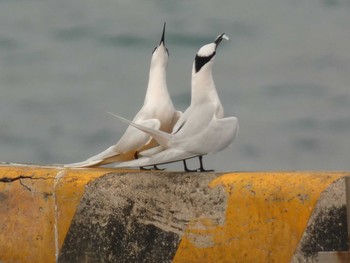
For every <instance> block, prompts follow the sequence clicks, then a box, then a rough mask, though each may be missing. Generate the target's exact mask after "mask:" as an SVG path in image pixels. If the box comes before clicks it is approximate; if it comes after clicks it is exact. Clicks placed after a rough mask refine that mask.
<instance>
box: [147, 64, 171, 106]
mask: <svg viewBox="0 0 350 263" xmlns="http://www.w3.org/2000/svg"><path fill="white" fill-rule="evenodd" d="M168 100H170V96H169V92H168V88H167V81H166V68H164V67H151V69H150V72H149V79H148V86H147V92H146V96H145V101H144V104H146V103H153V102H158V103H159V102H162V101H168Z"/></svg>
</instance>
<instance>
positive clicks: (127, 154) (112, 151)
mask: <svg viewBox="0 0 350 263" xmlns="http://www.w3.org/2000/svg"><path fill="white" fill-rule="evenodd" d="M164 39H165V23H164V27H163V33H162V38H161V40H160V43H159V45H158V46H157V47H156V48H155V49H154V51H153V53H152V59H151V64H150V70H149V80H148V86H147V92H146V97H145V100H144V104H143V106H142V108H141V109H140V111H139V112H138V113H137V115H136V116H135V117H134V119H133V121H132V122H133V123H136V124H139V125H142V126H143V127H148V128H151V129H154V130H161V131H163V132H171V131H172V128H173V126H174V124H175V123H176V122H177V120H178V119H179V117H180V116H181V114H182V113H181V112H179V111H176V110H175V108H174V105H173V103H172V101H171V98H170V95H169V92H168V88H167V81H166V70H167V65H168V57H169V53H168V49H167V48H166V47H165V40H164ZM156 145H157V142H156V141H155V140H152V137H151V136H150V135H148V134H146V133H144V132H142V131H140V130H138V129H136V128H134V127H132V126H129V127H128V128H127V129H126V131H125V133H124V135H123V136H122V137H121V138H120V140H119V141H118V142H117V143H116V144H115V145H112V146H110V147H109V148H108V149H106V150H105V151H103V152H101V153H99V154H97V155H95V156H93V157H91V158H89V159H87V160H85V161H83V162H79V163H73V164H67V165H65V167H92V166H99V165H104V164H109V163H113V162H121V161H128V160H133V159H135V158H138V152H139V151H143V150H145V149H148V148H151V147H154V146H156Z"/></svg>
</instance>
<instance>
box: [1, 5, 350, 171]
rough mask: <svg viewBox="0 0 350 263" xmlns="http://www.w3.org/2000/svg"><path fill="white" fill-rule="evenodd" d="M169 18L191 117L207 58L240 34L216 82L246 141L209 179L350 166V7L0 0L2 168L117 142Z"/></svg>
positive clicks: (174, 91) (176, 73)
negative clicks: (213, 47) (211, 47)
mask: <svg viewBox="0 0 350 263" xmlns="http://www.w3.org/2000/svg"><path fill="white" fill-rule="evenodd" d="M164 21H166V22H167V33H166V44H167V47H168V49H169V51H170V64H169V68H168V69H169V70H168V84H169V90H170V93H171V95H172V97H173V99H174V104H175V105H176V107H177V108H178V109H180V110H184V109H186V107H187V106H188V103H189V100H190V98H189V96H190V71H191V66H192V60H193V58H194V56H195V53H196V51H197V50H198V49H199V48H200V47H201V46H202V45H204V44H206V43H208V42H211V41H212V40H213V38H215V37H216V36H217V35H218V34H220V33H222V32H226V33H227V34H228V35H229V36H230V37H231V41H230V42H224V43H223V44H222V45H221V46H220V47H219V50H218V53H217V57H216V61H215V65H214V79H215V82H216V84H217V89H218V92H219V95H220V96H221V98H222V102H223V105H224V107H225V112H226V115H227V116H231V115H235V116H237V117H238V118H239V120H240V133H239V134H238V136H237V138H236V140H235V141H234V143H233V145H232V147H230V148H228V149H226V150H224V151H223V152H220V153H218V154H215V155H211V156H208V157H205V166H206V168H214V169H216V170H275V169H278V170H290V169H293V170H299V169H317V170H320V169H327V170H330V169H332V170H349V169H350V26H349V25H350V1H348V0H310V1H304V0H282V1H281V0H252V1H245V0H239V1H230V0H222V1H208V0H205V1H196V0H189V1H156V0H149V1H138V2H133V1H120V0H113V1H112V0H98V1H92V0H73V1H71V0H69V1H67V0H62V1H61V0H60V1H59V0H56V1H54V0H53V1H43V0H3V1H0V26H1V29H0V92H1V94H0V161H3V162H30V163H41V164H53V163H69V162H76V161H81V160H84V159H85V158H87V157H90V156H91V155H93V154H96V153H98V152H100V151H102V150H104V149H105V148H106V147H108V146H110V145H112V144H114V143H115V142H116V141H117V139H118V138H119V137H120V136H121V134H122V132H123V131H124V129H125V125H124V124H123V123H120V122H118V121H117V120H116V119H115V118H113V117H111V116H110V115H108V114H107V113H106V112H107V111H112V112H115V113H118V114H121V115H123V116H125V117H128V118H132V117H133V116H134V114H135V113H136V112H137V111H138V110H139V108H140V107H141V104H142V102H143V97H144V94H145V89H146V84H147V78H148V66H149V62H150V56H151V52H152V50H153V49H154V47H155V45H156V44H157V43H158V42H159V38H160V34H161V29H162V25H163V22H164ZM192 165H193V166H194V165H195V164H192ZM180 168H181V166H180V165H177V166H174V169H180Z"/></svg>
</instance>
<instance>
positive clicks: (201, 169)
mask: <svg viewBox="0 0 350 263" xmlns="http://www.w3.org/2000/svg"><path fill="white" fill-rule="evenodd" d="M198 159H199V164H200V167H199V171H200V172H214V170H205V169H204V167H203V160H202V159H203V156H202V155H200V156H198Z"/></svg>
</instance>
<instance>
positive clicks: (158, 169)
mask: <svg viewBox="0 0 350 263" xmlns="http://www.w3.org/2000/svg"><path fill="white" fill-rule="evenodd" d="M153 167H154V168H153V169H154V170H157V171H164V170H165V168H163V169H162V168H158V166H157V165H153Z"/></svg>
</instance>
